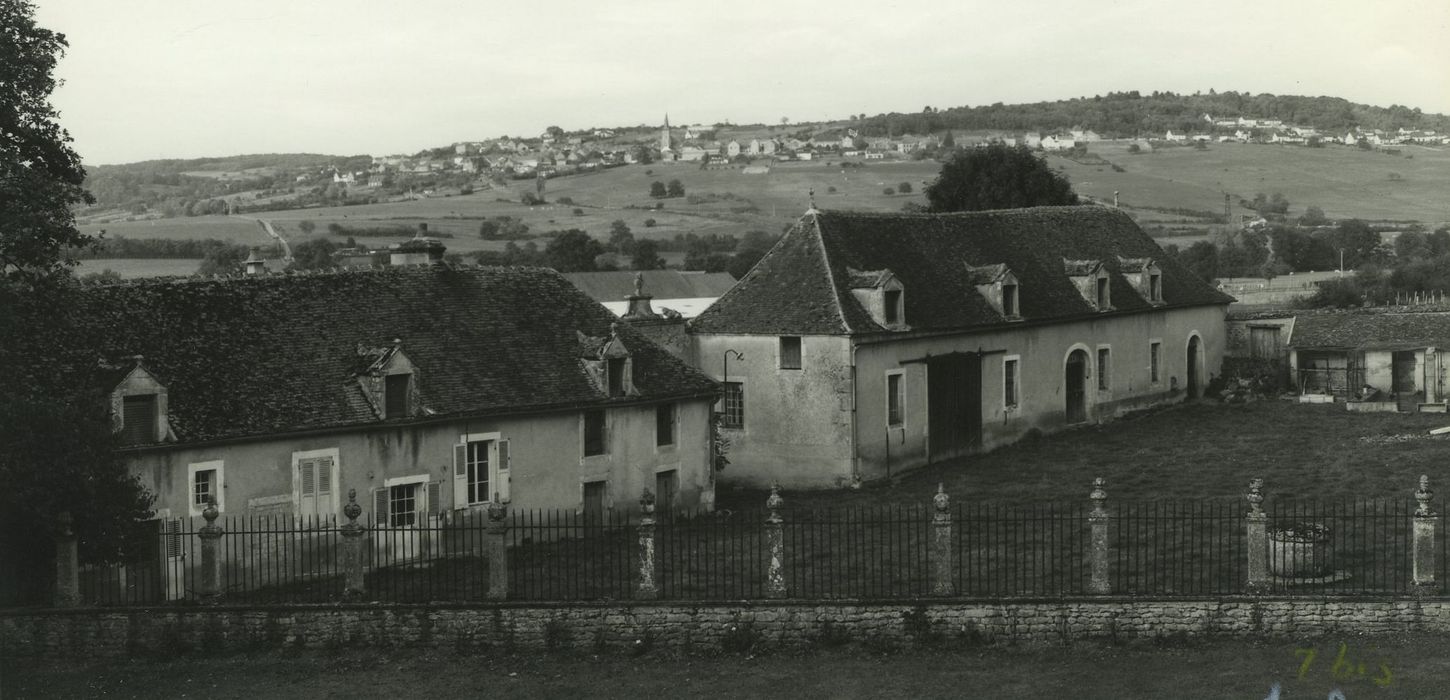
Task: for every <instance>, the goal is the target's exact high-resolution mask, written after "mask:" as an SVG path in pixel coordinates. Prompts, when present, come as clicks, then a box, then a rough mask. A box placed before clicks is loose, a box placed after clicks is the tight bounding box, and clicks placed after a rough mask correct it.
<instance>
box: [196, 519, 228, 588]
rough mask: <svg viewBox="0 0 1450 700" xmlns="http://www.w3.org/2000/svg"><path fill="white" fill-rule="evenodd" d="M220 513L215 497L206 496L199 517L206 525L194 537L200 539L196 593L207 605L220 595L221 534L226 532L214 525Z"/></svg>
mask: <svg viewBox="0 0 1450 700" xmlns="http://www.w3.org/2000/svg"><path fill="white" fill-rule="evenodd" d="M218 515H220V512H219V511H218V510H217V507H216V496H214V495H213V496H207V501H206V508H203V509H202V511H201V517H202V518H203V519H205V520H206V524H205V525H203V526H201V529H200V530H197V532H196V536H197V537H198V538H200V539H201V571H200V572H199V573H200V574H201V577H200V578H201V580H199V581H197V586H196V588H197V593H198V594H199V595H200V596H201V599H202V601H204V602H208V603H215V602H217V601H218V600H219V599H220V598H221V595H222V557H221V551H220V550H221V545H222V534H224V533H225V532H226V530H224V529H222V527H221V526H220V525H217V524H216V519H217V516H218Z"/></svg>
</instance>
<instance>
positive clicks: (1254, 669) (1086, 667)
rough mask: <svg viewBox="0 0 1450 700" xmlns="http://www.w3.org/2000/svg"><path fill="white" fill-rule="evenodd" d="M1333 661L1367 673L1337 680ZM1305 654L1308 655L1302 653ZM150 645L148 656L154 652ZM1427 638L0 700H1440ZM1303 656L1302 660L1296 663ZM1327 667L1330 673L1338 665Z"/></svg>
mask: <svg viewBox="0 0 1450 700" xmlns="http://www.w3.org/2000/svg"><path fill="white" fill-rule="evenodd" d="M1341 644H1343V645H1344V650H1345V657H1344V658H1345V660H1346V661H1348V662H1351V663H1354V664H1358V663H1364V664H1365V666H1366V673H1365V674H1364V675H1363V676H1361V675H1359V674H1358V673H1350V674H1346V673H1344V672H1343V671H1342V670H1341V671H1340V673H1339V674H1338V675H1337V676H1336V673H1335V670H1334V667H1335V662H1336V660H1338V658H1339V650H1340V645H1341ZM1311 650H1312V651H1313V654H1314V656H1313V657H1312V659H1311V658H1310V657H1309V654H1310V652H1311ZM157 651H158V653H162V651H163V650H157ZM1446 651H1447V644H1446V642H1445V640H1444V639H1442V638H1438V637H1428V636H1407V637H1395V638H1379V639H1370V638H1355V637H1347V638H1338V637H1330V638H1324V639H1313V640H1276V641H1262V642H1248V641H1212V642H1189V643H1184V644H1178V645H1174V646H1166V647H1165V646H1154V645H1151V644H1148V643H1145V642H1133V643H1128V644H1125V645H1121V646H1112V645H1108V644H1107V643H1100V642H1092V643H1073V644H1067V645H1054V646H1022V647H1017V646H1003V645H966V644H958V643H957V642H955V641H953V642H946V643H945V646H940V647H925V648H922V647H914V646H897V645H893V644H890V643H873V644H864V645H863V644H862V643H860V642H849V643H848V645H847V646H845V647H841V648H833V649H811V650H775V651H772V650H765V652H764V653H757V654H753V655H746V656H742V655H739V654H733V653H721V652H719V651H718V650H704V649H700V650H696V651H695V652H694V653H691V654H680V653H677V652H671V651H663V650H656V651H650V652H646V653H644V654H641V655H631V654H626V653H624V652H623V651H622V650H618V649H610V650H605V651H604V652H603V653H602V654H589V653H586V652H582V651H581V652H554V653H527V654H526V653H518V652H507V651H503V650H489V651H487V652H477V651H458V652H454V651H452V650H430V649H392V650H387V651H379V650H347V651H330V652H324V651H302V652H296V651H289V652H285V653H282V652H269V653H258V654H252V655H240V656H232V657H222V658H172V659H154V660H146V659H133V660H125V661H119V660H118V661H102V660H90V661H79V662H77V661H55V660H45V659H25V660H20V659H5V660H0V695H3V696H4V697H6V698H16V699H20V698H78V697H115V698H133V697H134V698H143V697H144V698H182V697H205V698H214V699H217V700H221V699H224V698H273V697H349V698H352V697H356V698H374V697H377V698H382V697H441V698H454V697H483V696H488V697H521V698H522V697H607V698H652V697H701V698H717V697H718V698H756V697H762V698H764V697H791V698H800V697H807V698H938V697H940V698H993V699H1000V700H1013V699H1015V698H1024V699H1026V698H1032V699H1034V700H1035V699H1037V698H1053V697H1072V698H1113V699H1115V700H1117V699H1120V698H1255V699H1257V698H1265V697H1270V692H1271V689H1272V688H1273V687H1274V686H1275V685H1278V686H1279V687H1280V692H1281V695H1279V696H1278V697H1282V698H1284V699H1285V700H1290V699H1292V698H1323V697H1326V696H1329V697H1335V696H1331V695H1330V693H1331V692H1332V691H1333V690H1335V689H1338V690H1339V691H1340V692H1341V693H1342V695H1340V696H1338V697H1347V698H1352V699H1353V700H1368V699H1373V698H1431V697H1444V696H1445V688H1446V685H1445V684H1446V681H1445V679H1446V678H1447V677H1450V676H1447V674H1450V654H1447V653H1446ZM1306 660H1309V663H1308V664H1306V663H1305V661H1306ZM1341 668H1343V667H1342V666H1341Z"/></svg>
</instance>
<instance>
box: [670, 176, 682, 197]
mask: <svg viewBox="0 0 1450 700" xmlns="http://www.w3.org/2000/svg"><path fill="white" fill-rule="evenodd" d="M665 190H666V193H667V194H668V196H670V197H683V196H685V184H684V183H682V182H680V181H679V180H670V184H669V186H668V187H666V188H665Z"/></svg>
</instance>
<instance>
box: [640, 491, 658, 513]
mask: <svg viewBox="0 0 1450 700" xmlns="http://www.w3.org/2000/svg"><path fill="white" fill-rule="evenodd" d="M639 512H640V513H641V514H642V515H644V516H645V517H649V516H651V515H654V513H655V495H654V494H652V493H650V492H649V489H645V490H644V492H643V493H641V494H640V496H639Z"/></svg>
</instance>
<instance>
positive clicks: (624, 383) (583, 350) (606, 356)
mask: <svg viewBox="0 0 1450 700" xmlns="http://www.w3.org/2000/svg"><path fill="white" fill-rule="evenodd" d="M576 335H577V336H578V340H579V359H580V361H581V362H582V363H583V365H584V370H585V372H586V373H587V374H588V375H589V378H590V381H592V382H593V383H594V386H595V388H596V389H597V390H598V391H600V392H603V393H604V394H605V395H606V396H609V397H613V398H617V397H622V396H635V395H638V392H636V391H635V388H634V370H635V367H634V357H633V355H632V353H631V352H630V350H629V348H628V347H626V346H625V345H624V340H623V339H621V338H620V337H619V325H618V324H611V325H610V332H609V335H608V336H607V337H603V338H601V337H598V336H592V335H586V334H584V333H583V332H582V331H576Z"/></svg>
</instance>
